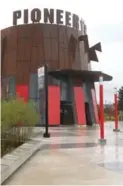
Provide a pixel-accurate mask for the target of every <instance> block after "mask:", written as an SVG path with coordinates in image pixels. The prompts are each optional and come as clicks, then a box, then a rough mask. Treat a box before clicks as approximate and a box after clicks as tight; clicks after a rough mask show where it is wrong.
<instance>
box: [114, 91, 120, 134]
mask: <svg viewBox="0 0 123 186" xmlns="http://www.w3.org/2000/svg"><path fill="white" fill-rule="evenodd" d="M114 118H115V129H114V131H119V129H118V96H117V89H116V88H115V93H114Z"/></svg>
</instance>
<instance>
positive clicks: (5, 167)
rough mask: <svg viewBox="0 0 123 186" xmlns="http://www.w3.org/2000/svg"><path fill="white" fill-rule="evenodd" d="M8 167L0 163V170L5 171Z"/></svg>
mask: <svg viewBox="0 0 123 186" xmlns="http://www.w3.org/2000/svg"><path fill="white" fill-rule="evenodd" d="M7 168H8V165H4V164H1V172H4V171H6V170H7Z"/></svg>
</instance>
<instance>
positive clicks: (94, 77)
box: [49, 69, 112, 82]
mask: <svg viewBox="0 0 123 186" xmlns="http://www.w3.org/2000/svg"><path fill="white" fill-rule="evenodd" d="M49 75H52V76H54V77H56V78H58V79H59V78H61V77H71V78H78V79H81V80H82V81H93V82H99V77H100V76H103V80H104V81H111V80H112V76H110V75H108V74H105V73H103V72H101V71H88V70H70V69H63V70H53V71H49Z"/></svg>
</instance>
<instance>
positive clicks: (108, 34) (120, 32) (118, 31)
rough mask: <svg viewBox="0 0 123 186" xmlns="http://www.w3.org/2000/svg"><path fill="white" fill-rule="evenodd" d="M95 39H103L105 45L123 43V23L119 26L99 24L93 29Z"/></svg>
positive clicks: (118, 24)
mask: <svg viewBox="0 0 123 186" xmlns="http://www.w3.org/2000/svg"><path fill="white" fill-rule="evenodd" d="M91 32H92V33H93V37H96V38H101V41H102V42H103V43H115V42H123V22H122V23H117V24H110V23H109V24H97V25H95V26H93V27H92V29H91Z"/></svg>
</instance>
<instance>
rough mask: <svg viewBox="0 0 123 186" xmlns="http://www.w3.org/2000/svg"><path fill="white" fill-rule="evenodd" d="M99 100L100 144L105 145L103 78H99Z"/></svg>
mask: <svg viewBox="0 0 123 186" xmlns="http://www.w3.org/2000/svg"><path fill="white" fill-rule="evenodd" d="M99 100H100V139H99V142H100V143H101V144H105V143H106V139H105V138H104V90H103V76H100V77H99Z"/></svg>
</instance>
